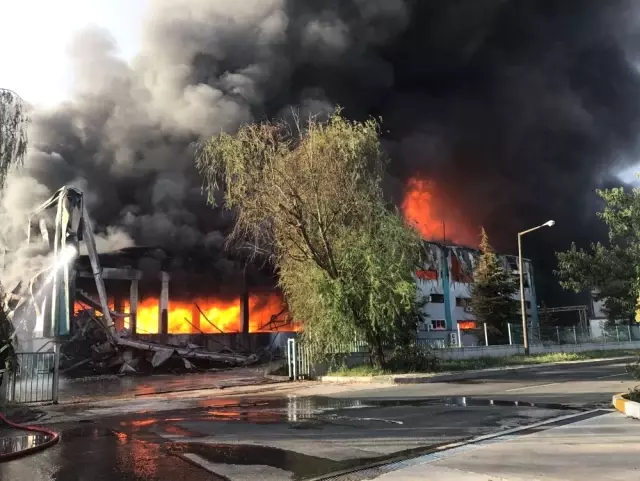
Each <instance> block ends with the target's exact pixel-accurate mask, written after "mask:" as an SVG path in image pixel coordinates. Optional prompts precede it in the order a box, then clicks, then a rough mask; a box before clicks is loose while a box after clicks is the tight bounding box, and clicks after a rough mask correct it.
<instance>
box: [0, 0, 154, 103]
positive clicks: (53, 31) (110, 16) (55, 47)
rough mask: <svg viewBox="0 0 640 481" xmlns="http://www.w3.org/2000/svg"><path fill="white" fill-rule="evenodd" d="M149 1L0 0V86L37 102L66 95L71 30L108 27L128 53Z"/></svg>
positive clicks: (133, 46)
mask: <svg viewBox="0 0 640 481" xmlns="http://www.w3.org/2000/svg"><path fill="white" fill-rule="evenodd" d="M147 1H148V0H2V4H3V5H2V16H3V21H2V23H1V24H0V45H3V46H5V47H3V48H2V63H1V64H0V87H3V88H9V89H11V90H14V91H16V92H17V93H18V94H19V95H20V96H21V97H23V98H24V99H25V100H27V101H28V102H30V103H33V104H35V105H43V106H52V105H55V104H56V103H58V102H60V101H61V100H65V99H67V98H68V93H69V90H70V87H71V84H72V81H73V78H72V74H73V73H72V71H71V68H70V64H69V60H68V56H67V53H66V52H67V48H68V46H69V44H70V42H71V40H72V39H73V36H74V34H75V33H76V32H78V31H79V30H81V29H83V28H85V27H87V26H91V25H96V26H99V27H102V28H106V29H107V30H109V31H110V32H111V34H112V35H113V37H114V38H115V39H116V42H117V43H118V46H119V49H120V54H121V56H122V57H124V58H126V59H130V58H131V57H133V56H134V55H135V54H136V52H137V51H138V46H139V36H140V27H141V24H142V15H143V13H144V9H145V5H146V3H147ZM5 3H8V4H7V5H5ZM12 19H15V21H13V20H12ZM8 45H12V46H13V47H12V48H7V47H6V46H8Z"/></svg>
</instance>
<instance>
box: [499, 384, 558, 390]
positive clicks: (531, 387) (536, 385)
mask: <svg viewBox="0 0 640 481" xmlns="http://www.w3.org/2000/svg"><path fill="white" fill-rule="evenodd" d="M554 384H560V383H559V382H548V383H546V384H535V385H533V386H525V387H516V388H513V389H507V390H506V391H505V392H511V391H524V390H525V389H533V388H534V387H542V386H553V385H554Z"/></svg>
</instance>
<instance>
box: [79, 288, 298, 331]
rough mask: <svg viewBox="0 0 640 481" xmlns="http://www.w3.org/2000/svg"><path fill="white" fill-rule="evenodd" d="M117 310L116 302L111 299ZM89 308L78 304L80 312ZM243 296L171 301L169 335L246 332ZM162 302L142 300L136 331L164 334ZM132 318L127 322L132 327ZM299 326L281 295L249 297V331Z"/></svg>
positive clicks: (126, 303)
mask: <svg viewBox="0 0 640 481" xmlns="http://www.w3.org/2000/svg"><path fill="white" fill-rule="evenodd" d="M109 306H110V308H111V309H112V310H117V309H115V307H114V306H115V302H114V301H113V299H109ZM83 308H85V306H82V305H81V304H80V303H76V309H75V310H76V312H78V311H79V310H81V309H83ZM122 312H124V313H129V312H130V305H129V301H128V300H124V301H123V302H122ZM241 317H242V316H241V299H240V296H237V297H231V298H216V297H196V298H193V299H189V300H176V299H171V298H170V299H169V310H168V332H169V334H199V333H204V334H220V333H221V332H224V333H234V332H242V325H241V323H242V321H241ZM159 319H160V299H159V298H158V297H147V298H145V299H142V300H140V301H138V310H137V316H136V331H137V332H138V333H139V334H158V333H159V332H160V321H159ZM129 326H130V324H129V318H128V317H126V318H125V319H124V326H123V327H125V328H129ZM299 328H300V325H299V324H293V323H291V322H290V317H289V313H288V309H287V305H286V303H285V301H284V299H283V297H282V295H281V294H280V293H278V292H266V293H257V294H250V295H249V332H272V331H275V330H281V331H297V330H298V329H299Z"/></svg>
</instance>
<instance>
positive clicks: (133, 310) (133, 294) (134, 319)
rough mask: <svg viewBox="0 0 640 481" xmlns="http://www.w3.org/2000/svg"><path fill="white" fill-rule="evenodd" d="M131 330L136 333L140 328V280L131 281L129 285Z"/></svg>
mask: <svg viewBox="0 0 640 481" xmlns="http://www.w3.org/2000/svg"><path fill="white" fill-rule="evenodd" d="M129 313H130V316H129V330H130V331H131V334H136V331H137V330H138V280H137V279H134V280H132V281H131V285H130V286H129Z"/></svg>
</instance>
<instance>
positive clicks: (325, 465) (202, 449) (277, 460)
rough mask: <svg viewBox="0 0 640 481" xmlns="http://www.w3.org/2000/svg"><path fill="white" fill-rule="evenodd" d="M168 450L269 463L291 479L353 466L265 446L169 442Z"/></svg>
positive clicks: (242, 463)
mask: <svg viewBox="0 0 640 481" xmlns="http://www.w3.org/2000/svg"><path fill="white" fill-rule="evenodd" d="M168 451H169V452H170V453H171V454H176V455H181V454H196V455H198V456H201V457H202V458H204V459H206V460H207V461H209V462H211V463H214V464H226V465H240V466H271V467H273V468H277V469H281V470H284V471H288V472H290V473H292V474H293V476H294V478H295V479H305V478H313V477H316V476H321V475H323V474H327V473H332V472H335V471H339V470H342V469H346V468H350V467H354V463H353V462H344V461H342V462H341V461H333V460H331V459H325V458H318V457H316V456H309V455H306V454H300V453H297V452H295V451H288V450H285V449H279V448H272V447H267V446H249V445H242V444H238V445H230V444H203V443H172V444H170V445H169V446H168ZM357 464H358V463H355V465H357Z"/></svg>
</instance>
